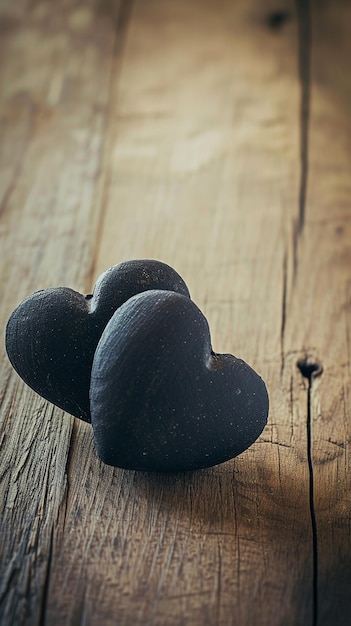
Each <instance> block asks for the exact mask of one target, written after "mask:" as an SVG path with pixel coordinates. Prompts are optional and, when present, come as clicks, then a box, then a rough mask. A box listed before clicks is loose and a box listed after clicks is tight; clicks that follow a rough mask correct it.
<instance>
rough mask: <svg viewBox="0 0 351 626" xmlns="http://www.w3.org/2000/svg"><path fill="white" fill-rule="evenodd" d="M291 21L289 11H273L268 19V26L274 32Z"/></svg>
mask: <svg viewBox="0 0 351 626" xmlns="http://www.w3.org/2000/svg"><path fill="white" fill-rule="evenodd" d="M289 19H290V13H289V11H279V10H277V11H272V13H269V14H268V15H267V18H266V22H267V26H269V28H271V29H272V30H279V29H280V28H282V26H284V24H285V22H287V21H288V20H289Z"/></svg>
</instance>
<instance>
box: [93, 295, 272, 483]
mask: <svg viewBox="0 0 351 626" xmlns="http://www.w3.org/2000/svg"><path fill="white" fill-rule="evenodd" d="M90 402H91V417H92V426H93V429H94V436H95V442H96V448H97V452H98V455H99V457H100V458H101V460H102V461H104V462H105V463H107V464H109V465H114V466H117V467H123V468H127V469H136V470H157V471H173V470H189V469H191V470H192V469H198V468H202V467H209V466H211V465H216V464H218V463H222V462H223V461H226V460H228V459H230V458H232V457H235V456H236V455H238V454H240V453H241V452H243V451H244V450H245V449H246V448H248V447H249V446H250V445H251V444H252V443H253V442H254V441H255V440H256V439H257V437H258V436H259V435H260V433H261V432H262V430H263V428H264V426H265V424H266V422H267V415H268V394H267V390H266V387H265V384H264V382H263V380H262V379H261V378H260V377H259V376H258V375H257V374H256V373H255V372H254V370H253V369H252V368H251V367H249V365H247V364H246V363H245V362H244V361H242V360H240V359H237V358H236V357H234V356H232V355H230V354H215V353H214V352H213V351H212V348H211V339H210V332H209V327H208V324H207V321H206V318H205V317H204V316H203V314H202V313H201V311H200V310H199V309H198V308H197V306H196V305H195V304H194V303H193V302H192V301H191V300H189V299H188V298H186V297H184V296H183V295H180V294H177V293H174V292H170V291H163V292H162V291H157V290H154V291H148V292H145V293H142V294H139V295H136V296H134V297H133V298H130V299H129V300H128V301H127V302H125V304H123V305H122V306H121V307H120V308H119V309H118V310H117V311H116V313H115V314H114V315H113V317H112V318H111V320H110V321H109V323H108V324H107V326H106V328H105V330H104V332H103V334H102V336H101V339H100V341H99V344H98V346H97V349H96V352H95V356H94V361H93V367H92V374H91V384H90Z"/></svg>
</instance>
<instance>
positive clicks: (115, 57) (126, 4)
mask: <svg viewBox="0 0 351 626" xmlns="http://www.w3.org/2000/svg"><path fill="white" fill-rule="evenodd" d="M133 2H134V0H121V3H120V5H119V11H118V13H117V16H116V17H115V38H114V42H113V50H112V63H111V70H110V78H109V89H108V94H109V97H108V104H107V115H106V122H105V128H104V132H105V141H104V143H105V147H103V152H102V161H103V162H104V161H105V159H106V158H107V159H108V158H109V153H110V148H111V139H110V138H109V135H110V133H109V128H110V125H111V118H112V116H113V115H115V112H116V107H115V106H114V104H115V99H114V97H113V91H114V88H115V86H116V83H117V80H116V77H117V75H118V74H119V71H120V65H121V57H122V55H123V50H124V46H125V42H126V37H127V31H128V26H129V23H130V19H131V15H132V10H133ZM102 169H105V171H106V176H105V179H104V180H103V183H102V192H101V211H100V219H99V221H98V224H97V232H96V238H95V246H94V250H93V255H92V261H91V266H90V272H89V283H90V284H89V289H90V287H91V286H92V285H93V284H94V275H95V273H96V264H97V257H98V253H99V249H100V245H101V240H102V236H103V232H104V224H105V219H106V211H107V205H108V199H109V189H110V183H111V169H110V166H109V164H108V163H107V164H105V167H104V168H102Z"/></svg>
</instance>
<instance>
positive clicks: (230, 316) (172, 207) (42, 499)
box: [0, 0, 351, 626]
mask: <svg viewBox="0 0 351 626" xmlns="http://www.w3.org/2000/svg"><path fill="white" fill-rule="evenodd" d="M50 7H51V5H49V4H48V3H45V2H41V3H29V2H25V0H22V1H21V2H18V3H16V6H9V4H5V3H2V8H1V20H0V27H1V31H2V33H3V38H2V44H1V55H2V63H1V69H0V84H1V97H0V116H1V117H0V119H1V122H2V125H1V126H2V130H1V142H0V146H1V147H0V161H1V172H0V176H1V179H0V180H1V193H2V196H1V214H0V229H1V231H0V234H1V239H2V243H1V250H2V266H1V269H0V280H1V285H2V288H3V291H4V293H5V294H6V297H5V298H4V299H3V300H2V302H1V305H0V315H1V320H2V323H3V325H4V324H5V323H6V319H7V317H8V315H9V314H10V312H11V310H12V308H13V307H14V306H15V305H16V304H17V303H18V301H19V300H20V299H21V298H23V297H24V296H26V295H27V294H28V293H30V292H31V291H33V290H35V289H39V288H43V287H47V286H49V285H57V284H66V285H69V286H71V287H73V288H75V289H78V290H83V291H88V290H90V289H91V287H92V285H93V283H94V281H95V279H96V278H97V276H98V274H99V273H100V272H101V271H103V270H104V269H106V267H108V266H110V265H113V264H115V263H118V262H119V261H121V260H124V259H128V258H129V259H130V258H143V257H150V258H158V259H160V260H162V261H165V262H167V263H169V264H170V265H172V266H174V268H175V269H176V270H177V271H178V272H180V273H181V274H182V276H183V277H184V279H185V280H186V282H187V284H188V285H189V288H190V291H191V294H192V297H193V299H194V301H195V302H196V303H197V304H198V305H199V306H200V308H202V310H203V311H204V313H205V314H206V316H207V317H208V320H209V323H210V327H211V330H212V338H213V347H214V349H215V350H216V351H218V352H231V353H233V354H235V355H237V356H240V357H241V358H243V359H245V360H246V361H247V362H249V363H250V365H252V366H253V367H254V368H255V369H256V370H257V371H258V372H259V373H260V374H261V375H262V377H263V378H264V379H265V381H266V383H267V386H268V389H269V392H270V403H271V409H270V419H269V423H268V425H267V427H266V429H265V430H264V432H263V434H262V436H261V437H260V439H259V440H258V441H257V442H256V443H255V444H254V445H253V446H252V447H251V448H250V449H249V450H247V451H246V452H245V453H244V454H242V455H241V456H239V457H238V458H236V459H234V460H233V461H229V462H228V463H225V464H223V465H221V466H217V467H215V468H211V469H208V470H202V471H198V472H193V473H183V474H159V475H154V474H144V473H138V472H127V471H123V470H119V469H113V468H111V467H108V466H104V465H102V464H101V463H99V462H98V460H97V458H96V455H95V451H94V445H93V439H92V433H91V429H90V427H89V425H87V424H82V423H78V421H76V420H74V419H73V418H71V417H69V416H68V415H65V414H63V412H62V411H60V410H58V409H56V408H53V407H52V406H50V405H48V403H46V402H44V401H43V400H41V399H40V398H38V397H37V396H35V394H34V393H33V392H31V391H30V390H28V389H27V388H25V386H24V384H22V383H21V382H20V381H19V380H18V378H17V377H16V375H15V373H14V372H11V371H10V366H9V363H8V361H7V359H6V357H5V354H4V350H3V349H2V353H1V365H0V366H1V378H0V380H1V423H0V440H1V442H2V446H1V450H0V455H1V456H0V458H1V466H0V467H1V474H0V476H1V481H0V489H1V501H2V515H1V531H0V532H1V534H0V537H1V539H0V548H1V567H2V570H1V571H2V573H1V577H0V616H1V618H2V620H3V623H4V624H5V623H6V624H44V623H45V624H49V625H51V624H55V625H57V624H59V625H60V624H65V625H66V624H71V625H73V624H89V625H90V624H91V625H93V624H98V623H99V624H100V623H101V624H104V625H105V624H106V625H108V626H109V625H110V624H111V626H112V625H115V624H118V625H129V624H133V625H138V624H140V625H143V626H144V625H145V624H149V625H150V626H151V625H152V626H154V625H155V626H176V625H177V626H180V625H190V624H191V625H194V626H197V625H199V626H200V625H201V626H202V625H203V624H210V625H216V626H217V625H218V626H222V625H223V626H224V625H226V626H227V625H230V624H233V625H234V624H240V625H244V626H245V625H248V626H249V625H250V626H251V625H260V626H261V625H262V626H264V625H267V626H268V625H270V626H271V625H272V624H277V625H278V624H279V625H284V626H285V625H289V624H291V625H296V624H304V625H305V624H310V625H311V626H317V625H318V626H320V625H322V624H323V625H329V624H340V625H341V624H345V623H347V621H348V619H349V616H350V614H351V604H350V599H349V598H350V594H349V586H350V579H351V571H350V565H349V563H350V550H351V544H350V534H351V523H350V514H349V512H350V494H351V490H350V487H351V485H350V475H349V464H350V440H351V438H350V425H349V423H348V422H349V419H348V416H349V413H350V393H349V381H350V324H351V319H350V302H351V300H350V296H351V287H350V285H351V282H350V274H349V268H350V243H351V237H350V235H351V232H350V219H349V197H350V193H349V192H350V188H349V187H350V183H349V176H348V173H349V168H350V163H351V144H350V137H351V134H350V121H349V120H350V115H349V114H350V110H349V109H350V102H351V100H350V92H351V81H350V79H349V73H348V59H349V58H350V44H349V37H348V35H347V33H348V27H349V25H350V22H351V11H350V9H349V7H348V6H347V3H345V2H342V1H341V0H340V1H338V2H334V3H328V2H326V3H323V4H317V3H316V4H313V5H312V7H311V11H310V12H309V11H308V8H309V7H308V4H306V3H303V2H296V5H295V4H293V3H291V2H289V1H285V0H284V1H283V2H281V3H280V9H279V11H277V6H276V4H274V3H272V2H270V1H268V0H265V1H264V2H258V0H250V1H245V2H244V0H243V1H237V2H235V3H234V2H231V1H229V0H220V1H219V2H214V1H213V0H212V1H211V0H205V1H204V2H201V3H198V2H196V1H191V2H183V1H181V2H179V1H176V0H162V1H161V0H150V1H148V2H144V1H143V0H136V1H135V2H134V3H133V5H131V4H130V3H128V2H125V3H122V4H119V3H118V2H108V1H104V2H98V1H97V0H96V1H93V0H91V1H89V2H85V3H78V2H73V0H70V1H67V2H65V3H62V4H59V5H55V9H54V10H52V9H51V8H50ZM301 360H302V361H303V362H305V363H307V364H309V363H312V364H313V363H318V364H321V366H322V368H323V371H322V373H321V375H320V376H318V377H314V376H311V375H310V376H309V378H306V377H303V375H302V373H301V371H300V370H299V368H298V366H297V363H298V361H301ZM304 371H305V373H306V371H310V370H308V369H307V370H304Z"/></svg>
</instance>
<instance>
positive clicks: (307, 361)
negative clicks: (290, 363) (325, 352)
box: [296, 356, 323, 380]
mask: <svg viewBox="0 0 351 626" xmlns="http://www.w3.org/2000/svg"><path fill="white" fill-rule="evenodd" d="M296 365H297V367H298V369H299V370H300V372H301V374H302V376H303V377H304V378H307V379H308V380H312V378H315V377H316V376H320V374H321V373H322V371H323V367H322V365H321V363H318V361H315V360H314V359H312V358H311V357H310V356H305V357H303V358H302V359H299V360H298V362H297V364H296Z"/></svg>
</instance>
